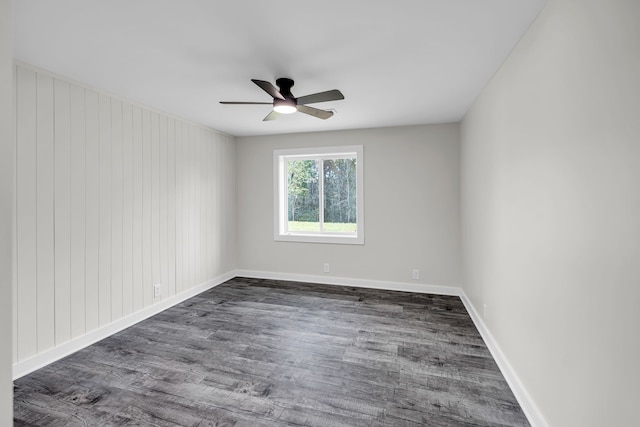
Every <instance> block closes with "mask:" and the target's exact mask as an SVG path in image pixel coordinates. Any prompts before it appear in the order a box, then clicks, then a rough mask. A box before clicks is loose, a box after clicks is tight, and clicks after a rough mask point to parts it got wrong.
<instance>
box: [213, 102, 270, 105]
mask: <svg viewBox="0 0 640 427" xmlns="http://www.w3.org/2000/svg"><path fill="white" fill-rule="evenodd" d="M220 104H227V105H229V104H231V105H273V102H238V101H220Z"/></svg>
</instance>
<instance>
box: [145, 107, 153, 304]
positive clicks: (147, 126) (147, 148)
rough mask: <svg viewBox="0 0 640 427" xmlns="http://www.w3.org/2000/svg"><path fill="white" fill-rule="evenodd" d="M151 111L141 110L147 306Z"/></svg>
mask: <svg viewBox="0 0 640 427" xmlns="http://www.w3.org/2000/svg"><path fill="white" fill-rule="evenodd" d="M151 145H152V144H151V112H149V111H147V110H143V112H142V173H143V176H142V283H143V286H142V292H143V303H144V306H145V307H147V306H149V305H150V304H151V302H152V301H153V298H152V289H153V265H152V264H153V262H152V260H151V258H152V251H151V247H152V237H151V234H152V230H151V229H152V227H151V223H152V219H151V210H152V209H151V192H152V189H151V178H152V173H151V169H152V167H151V159H152V156H151Z"/></svg>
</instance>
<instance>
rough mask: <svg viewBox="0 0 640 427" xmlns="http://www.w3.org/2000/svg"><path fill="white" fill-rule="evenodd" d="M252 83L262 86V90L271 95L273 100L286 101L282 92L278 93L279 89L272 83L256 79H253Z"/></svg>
mask: <svg viewBox="0 0 640 427" xmlns="http://www.w3.org/2000/svg"><path fill="white" fill-rule="evenodd" d="M251 81H252V82H254V83H255V84H257V85H258V86H260V88H261V89H262V90H264V91H265V92H267V93H268V94H269V95H271V97H272V98H277V99H284V96H282V94H281V93H280V91H278V89H276V87H275V86H274V85H272V84H271V83H269V82H265V81H264V80H256V79H251Z"/></svg>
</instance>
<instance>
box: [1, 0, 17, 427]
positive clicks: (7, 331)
mask: <svg viewBox="0 0 640 427" xmlns="http://www.w3.org/2000/svg"><path fill="white" fill-rule="evenodd" d="M11 3H12V2H11V0H0V295H2V298H0V343H2V344H1V345H0V425H3V426H9V425H11V424H12V423H13V415H12V414H13V385H12V383H11V335H12V333H13V330H12V323H11V322H12V318H11V302H12V300H13V299H12V296H11V293H12V287H11V281H12V274H13V265H12V264H13V263H12V255H11V252H12V239H13V232H12V231H13V227H12V223H13V219H12V218H13V171H14V164H13V158H14V156H13V146H14V144H13V130H14V121H13V119H14V115H13V53H12V43H11V40H12V35H11V28H12V25H11V16H12V12H11V6H12V5H11Z"/></svg>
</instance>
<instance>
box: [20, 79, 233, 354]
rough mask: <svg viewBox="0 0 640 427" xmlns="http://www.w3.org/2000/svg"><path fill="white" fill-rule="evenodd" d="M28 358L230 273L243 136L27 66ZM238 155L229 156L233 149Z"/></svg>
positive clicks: (24, 325)
mask: <svg viewBox="0 0 640 427" xmlns="http://www.w3.org/2000/svg"><path fill="white" fill-rule="evenodd" d="M15 81H16V84H15V97H16V99H15V102H16V212H15V217H16V220H15V227H16V260H15V265H16V270H15V271H16V273H15V276H16V279H15V281H16V285H15V290H16V292H15V297H14V309H15V315H14V319H15V327H14V328H15V329H14V330H15V339H14V343H15V351H14V359H15V361H16V362H20V361H23V360H25V359H26V358H29V357H31V356H33V355H35V354H37V353H38V352H42V351H46V350H47V349H50V348H52V347H53V346H55V345H61V344H63V343H65V342H68V341H69V340H70V339H72V338H77V337H81V336H82V335H83V334H85V333H87V332H89V331H92V330H95V329H96V328H99V327H101V326H106V325H108V324H109V323H111V322H113V321H116V320H119V319H120V318H122V317H123V316H126V315H128V314H131V313H134V312H136V311H138V310H141V309H143V308H144V307H148V306H150V305H152V304H153V303H154V298H153V284H154V283H161V284H162V298H165V297H169V296H173V295H176V294H179V293H180V292H184V291H185V290H187V289H189V288H192V287H193V286H197V285H199V284H202V283H203V282H205V281H207V280H209V279H211V278H213V277H215V276H217V275H220V274H222V273H224V272H225V271H223V270H222V269H223V268H224V266H227V265H230V264H229V263H227V262H223V261H222V259H223V258H224V257H225V255H224V252H225V251H223V250H221V244H222V242H223V239H224V238H225V237H224V236H225V235H226V234H229V233H228V231H227V230H225V229H224V224H223V221H224V220H225V218H226V216H225V215H226V212H231V208H230V206H229V204H232V203H233V199H232V194H231V193H230V192H229V191H225V188H224V186H225V182H227V181H228V182H231V180H230V179H229V177H225V176H226V174H227V173H228V172H229V171H231V168H230V167H229V168H227V169H225V168H224V167H223V166H224V165H225V162H227V161H229V160H230V159H229V158H227V157H228V156H227V154H228V153H227V151H226V149H225V148H224V147H225V146H226V145H230V144H232V143H233V139H232V138H228V137H224V136H221V135H219V134H216V133H214V132H212V131H210V130H208V129H205V128H203V127H200V126H197V125H194V124H191V123H187V122H184V121H181V120H177V119H174V118H169V117H167V116H166V115H163V114H160V113H157V112H153V111H150V110H148V109H146V108H142V107H138V106H134V105H132V104H131V103H129V102H126V101H122V100H120V99H116V98H114V97H112V96H109V95H106V94H102V93H98V92H95V91H93V90H90V89H86V88H84V87H82V86H80V85H77V84H74V83H69V82H66V81H64V80H62V79H59V78H56V77H53V76H50V75H49V74H48V73H45V72H39V71H34V70H31V69H29V68H27V67H23V66H17V67H16V74H15ZM229 153H230V151H229Z"/></svg>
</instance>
